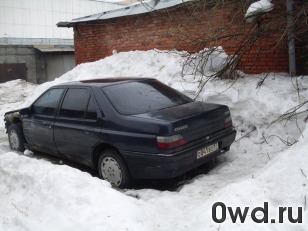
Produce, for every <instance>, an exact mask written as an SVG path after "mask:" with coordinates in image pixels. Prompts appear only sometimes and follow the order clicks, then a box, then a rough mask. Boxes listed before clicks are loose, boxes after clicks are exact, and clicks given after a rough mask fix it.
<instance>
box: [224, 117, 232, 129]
mask: <svg viewBox="0 0 308 231" xmlns="http://www.w3.org/2000/svg"><path fill="white" fill-rule="evenodd" d="M231 126H232V118H231V116H228V117H226V119H225V125H224V127H225V128H229V127H231Z"/></svg>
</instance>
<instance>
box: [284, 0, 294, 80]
mask: <svg viewBox="0 0 308 231" xmlns="http://www.w3.org/2000/svg"><path fill="white" fill-rule="evenodd" d="M286 6H287V27H288V48H289V49H288V50H289V73H290V75H291V76H292V77H294V76H296V57H295V41H294V18H293V0H287V3H286Z"/></svg>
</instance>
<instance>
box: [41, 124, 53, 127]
mask: <svg viewBox="0 0 308 231" xmlns="http://www.w3.org/2000/svg"><path fill="white" fill-rule="evenodd" d="M43 125H44V126H45V127H46V128H52V125H51V124H50V123H43Z"/></svg>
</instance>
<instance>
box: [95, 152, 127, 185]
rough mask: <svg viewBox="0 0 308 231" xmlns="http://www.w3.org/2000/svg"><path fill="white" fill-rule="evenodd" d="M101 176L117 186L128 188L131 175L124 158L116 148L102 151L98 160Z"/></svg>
mask: <svg viewBox="0 0 308 231" xmlns="http://www.w3.org/2000/svg"><path fill="white" fill-rule="evenodd" d="M98 172H99V176H100V177H101V178H102V179H104V180H106V181H108V182H110V183H111V185H112V186H114V187H117V188H127V187H128V186H129V184H130V180H131V179H130V175H129V172H128V169H127V167H126V164H125V162H124V160H123V159H122V158H121V156H120V155H119V153H118V152H117V151H115V150H112V149H108V150H105V151H103V152H102V153H101V155H100V158H99V161H98Z"/></svg>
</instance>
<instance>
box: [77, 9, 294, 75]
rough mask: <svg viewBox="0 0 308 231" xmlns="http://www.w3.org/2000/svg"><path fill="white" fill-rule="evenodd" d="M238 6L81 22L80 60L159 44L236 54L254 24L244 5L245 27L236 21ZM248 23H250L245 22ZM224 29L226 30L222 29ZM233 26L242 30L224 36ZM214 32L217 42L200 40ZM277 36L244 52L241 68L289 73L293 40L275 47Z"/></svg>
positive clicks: (266, 39)
mask: <svg viewBox="0 0 308 231" xmlns="http://www.w3.org/2000/svg"><path fill="white" fill-rule="evenodd" d="M236 7H239V6H236V5H234V4H229V5H224V6H220V7H218V8H215V10H213V8H211V7H208V6H204V8H202V9H200V8H198V9H197V10H196V8H194V6H193V5H189V4H188V5H183V6H180V7H174V8H172V9H168V11H160V12H153V13H147V14H142V15H135V16H125V17H120V18H114V19H108V20H97V21H93V22H83V23H79V24H77V25H75V26H74V40H75V59H76V64H79V63H84V62H90V61H96V60H99V59H101V58H104V57H106V56H110V55H111V54H112V51H113V50H117V51H118V52H121V51H131V50H149V49H153V48H157V49H161V50H170V49H176V50H186V51H188V52H198V51H200V50H201V49H203V48H205V47H210V46H217V45H221V46H222V47H223V48H224V49H225V51H226V52H227V54H233V53H234V52H235V51H236V50H237V49H238V47H239V46H240V45H239V41H240V40H241V39H239V38H240V37H241V36H245V33H246V32H247V30H248V29H249V24H247V23H245V19H244V17H243V15H244V14H245V8H244V7H243V12H242V14H241V15H238V17H237V20H238V24H241V26H239V27H237V26H234V25H231V24H230V21H232V20H234V18H235V17H236V16H234V12H236V11H237V10H238V8H237V9H235V8H236ZM240 7H241V6H240ZM246 24H247V28H245V26H244V27H243V25H246ZM218 28H219V29H221V30H222V31H217V30H218ZM239 28H241V29H239ZM243 28H244V29H243ZM230 31H231V32H232V33H234V34H238V33H240V34H241V35H240V37H234V38H233V37H227V38H223V39H222V37H223V35H225V34H230V33H229V32H230ZM232 33H231V34H232ZM213 34H217V35H218V36H221V38H220V39H219V41H218V42H217V43H216V44H215V43H213V42H209V43H200V42H199V43H195V42H194V41H198V38H199V37H202V38H207V37H209V38H210V37H211V36H212V35H213ZM275 41H276V39H275V34H271V35H267V36H264V37H263V38H260V39H259V40H258V41H257V42H256V43H254V45H253V46H251V47H250V48H249V50H248V51H247V53H246V54H245V55H244V56H243V57H241V59H240V63H239V68H240V69H241V70H242V71H244V72H246V73H251V74H253V73H263V72H287V71H288V55H287V44H286V43H283V45H280V46H278V47H275V48H274V49H273V44H274V43H275Z"/></svg>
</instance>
